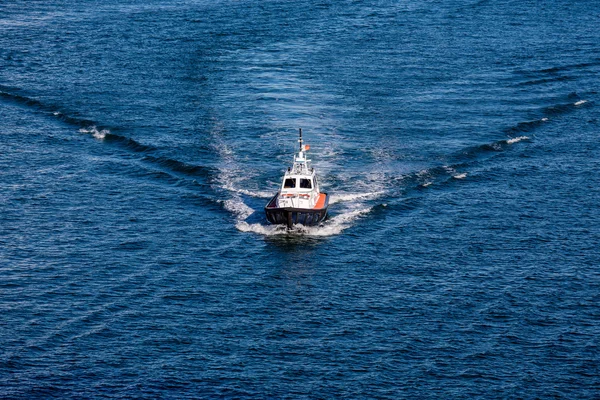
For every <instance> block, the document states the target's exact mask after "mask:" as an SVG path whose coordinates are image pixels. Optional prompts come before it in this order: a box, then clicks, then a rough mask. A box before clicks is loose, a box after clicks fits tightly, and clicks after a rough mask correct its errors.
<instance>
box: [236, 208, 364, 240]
mask: <svg viewBox="0 0 600 400" xmlns="http://www.w3.org/2000/svg"><path fill="white" fill-rule="evenodd" d="M248 208H249V207H248ZM371 209H372V208H371V207H369V208H363V209H358V210H352V211H349V212H346V213H343V214H338V215H336V216H335V217H333V218H330V219H328V220H327V221H325V222H324V223H323V224H322V225H320V226H302V225H294V228H293V229H292V230H288V229H287V227H286V226H285V225H263V224H259V223H255V224H249V223H247V222H246V221H244V220H238V223H237V224H236V225H235V226H236V228H237V229H238V230H240V231H242V232H253V233H258V234H260V235H265V236H275V235H303V236H333V235H339V234H340V233H341V232H342V231H343V230H344V229H347V228H349V227H350V226H351V225H352V222H354V220H356V219H357V218H359V217H360V216H361V215H364V214H366V213H368V212H369V211H371Z"/></svg>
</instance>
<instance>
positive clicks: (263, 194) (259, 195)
mask: <svg viewBox="0 0 600 400" xmlns="http://www.w3.org/2000/svg"><path fill="white" fill-rule="evenodd" d="M223 189H226V190H229V191H230V192H235V193H239V194H245V195H246V196H250V197H256V198H258V199H270V198H271V197H273V196H274V195H275V192H276V190H275V191H273V192H266V191H257V192H252V191H250V190H246V189H238V188H236V187H234V186H233V184H231V183H229V184H227V185H225V186H223Z"/></svg>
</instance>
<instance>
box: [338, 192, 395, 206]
mask: <svg viewBox="0 0 600 400" xmlns="http://www.w3.org/2000/svg"><path fill="white" fill-rule="evenodd" d="M383 193H384V192H383V191H379V192H370V193H342V194H337V193H336V194H332V195H331V199H330V200H329V204H336V203H341V202H344V201H355V200H359V199H362V200H368V199H374V198H377V197H379V196H381V195H382V194H383Z"/></svg>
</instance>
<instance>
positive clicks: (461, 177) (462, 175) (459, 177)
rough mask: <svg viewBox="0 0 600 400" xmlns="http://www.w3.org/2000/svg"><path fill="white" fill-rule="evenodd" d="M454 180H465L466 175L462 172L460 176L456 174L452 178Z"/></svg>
mask: <svg viewBox="0 0 600 400" xmlns="http://www.w3.org/2000/svg"><path fill="white" fill-rule="evenodd" d="M452 177H453V178H454V179H465V178H466V177H467V173H466V172H463V173H462V174H456V175H453V176H452Z"/></svg>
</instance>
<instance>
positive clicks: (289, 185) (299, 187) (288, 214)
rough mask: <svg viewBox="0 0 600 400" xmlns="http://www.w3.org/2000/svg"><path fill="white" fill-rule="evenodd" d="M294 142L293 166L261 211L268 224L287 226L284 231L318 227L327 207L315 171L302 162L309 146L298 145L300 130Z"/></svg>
mask: <svg viewBox="0 0 600 400" xmlns="http://www.w3.org/2000/svg"><path fill="white" fill-rule="evenodd" d="M298 141H299V142H300V150H299V151H298V153H297V154H295V155H294V164H293V165H292V167H289V168H288V169H287V171H286V172H285V175H284V176H283V182H282V183H281V188H280V189H279V191H278V192H277V194H275V196H273V198H272V199H271V200H270V201H269V203H267V205H266V207H265V213H266V214H267V220H268V221H269V222H270V223H272V224H281V225H287V227H288V229H291V228H292V227H293V226H294V224H301V225H304V226H313V225H318V224H319V223H321V222H322V221H323V220H325V218H327V207H328V206H329V195H328V194H327V193H321V192H320V191H319V182H318V181H317V176H316V174H315V170H314V168H312V167H311V166H310V164H309V163H310V160H308V159H307V158H306V152H307V151H308V150H309V149H310V146H309V145H304V144H303V142H302V129H300V140H298Z"/></svg>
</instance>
